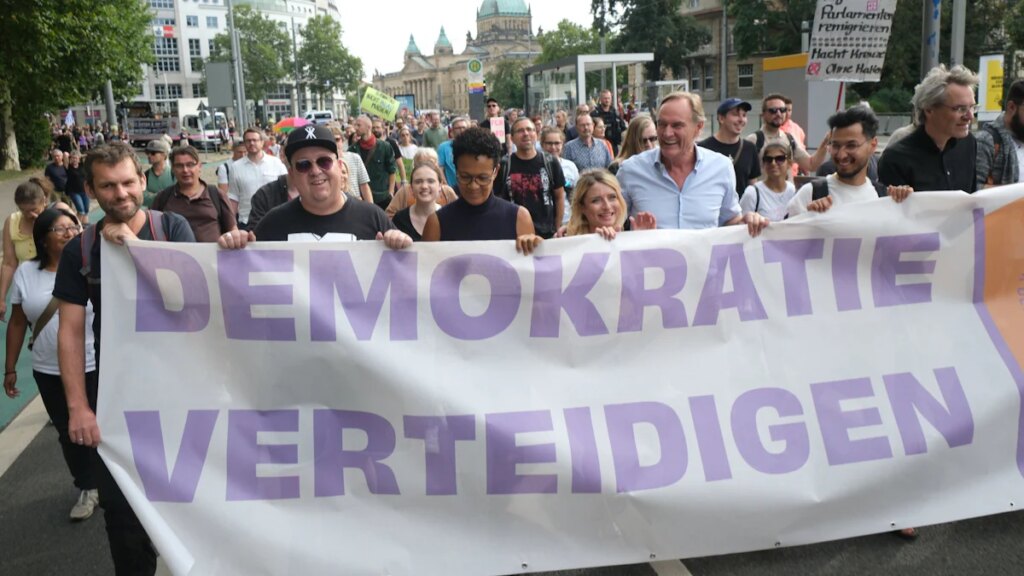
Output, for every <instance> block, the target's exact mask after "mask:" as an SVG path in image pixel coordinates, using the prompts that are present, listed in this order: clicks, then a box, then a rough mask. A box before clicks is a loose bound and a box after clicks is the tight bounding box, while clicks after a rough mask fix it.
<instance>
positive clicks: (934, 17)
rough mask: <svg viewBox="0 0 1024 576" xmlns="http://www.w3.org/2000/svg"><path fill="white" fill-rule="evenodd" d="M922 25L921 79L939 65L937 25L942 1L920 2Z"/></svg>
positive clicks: (940, 18)
mask: <svg viewBox="0 0 1024 576" xmlns="http://www.w3.org/2000/svg"><path fill="white" fill-rule="evenodd" d="M922 1H923V6H924V25H923V26H922V27H921V78H922V79H923V78H924V77H925V76H926V75H927V74H928V71H929V70H931V69H932V68H935V67H936V66H938V65H939V24H940V22H941V20H942V0H922Z"/></svg>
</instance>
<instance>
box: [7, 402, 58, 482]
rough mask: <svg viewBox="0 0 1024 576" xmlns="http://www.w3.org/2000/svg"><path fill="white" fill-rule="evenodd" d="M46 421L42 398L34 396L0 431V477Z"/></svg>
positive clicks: (47, 418) (47, 419)
mask: <svg viewBox="0 0 1024 576" xmlns="http://www.w3.org/2000/svg"><path fill="white" fill-rule="evenodd" d="M48 421H49V417H48V416H47V415H46V408H45V407H44V406H43V399H42V398H40V397H39V396H36V398H35V400H32V401H31V402H29V403H28V406H25V409H24V410H22V411H21V414H18V417H17V418H15V419H14V420H13V421H12V422H11V423H10V425H9V426H7V428H5V429H4V431H3V432H0V477H2V476H3V475H4V474H6V473H7V469H8V468H10V467H11V465H12V464H14V461H15V460H17V459H18V456H20V455H21V453H22V452H24V451H25V448H27V447H28V445H29V444H30V443H31V442H32V440H33V439H34V438H35V437H36V435H37V434H39V431H40V430H42V429H43V426H46V423H47V422H48Z"/></svg>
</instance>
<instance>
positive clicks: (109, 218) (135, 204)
mask: <svg viewBox="0 0 1024 576" xmlns="http://www.w3.org/2000/svg"><path fill="white" fill-rule="evenodd" d="M84 171H85V189H86V191H87V192H88V193H89V195H90V196H92V197H94V198H96V202H97V203H99V205H100V208H102V209H103V212H104V214H105V215H104V217H103V219H102V220H100V221H99V222H97V223H96V227H95V229H90V230H86V231H85V233H84V234H82V235H81V236H79V237H77V238H74V239H73V240H71V241H70V242H68V243H67V246H65V247H64V252H63V253H62V254H61V258H60V263H59V265H58V267H57V277H56V281H55V283H54V287H53V297H54V298H56V299H57V301H58V304H59V308H58V309H59V311H60V315H59V316H58V317H57V318H58V320H59V322H60V325H59V327H58V329H57V343H58V355H57V356H58V361H59V362H60V373H61V378H62V379H63V381H64V391H65V394H66V396H67V402H68V413H69V418H68V436H69V437H70V438H71V441H72V442H74V443H76V444H81V445H83V446H90V447H95V446H97V445H99V443H100V441H101V436H100V429H99V426H98V425H97V423H96V399H97V389H98V384H99V383H98V382H97V380H96V377H95V376H96V374H98V373H99V370H95V371H92V372H89V377H88V378H87V377H86V373H85V350H84V347H85V330H86V326H85V318H86V306H87V305H88V304H89V303H90V302H91V303H92V306H93V311H94V312H95V319H94V320H93V325H92V331H93V334H94V335H95V343H96V367H97V368H99V362H100V319H101V318H102V316H103V314H102V313H101V309H100V305H101V301H100V280H101V278H100V241H99V239H98V238H96V234H97V233H99V231H102V234H103V236H104V237H105V238H107V239H109V240H114V241H116V242H123V241H124V240H125V239H127V238H135V237H138V238H141V239H143V240H153V239H159V240H168V241H171V242H194V241H195V237H194V236H193V235H192V228H190V227H189V225H188V222H187V221H185V219H184V218H182V217H181V216H178V215H177V214H170V213H167V214H163V215H162V216H161V218H160V225H159V226H157V225H155V223H154V222H153V221H151V218H150V213H149V212H148V211H147V210H143V209H141V206H142V191H143V189H144V188H145V185H146V184H145V177H144V176H143V173H142V166H141V165H140V164H139V161H138V160H137V159H136V158H135V151H134V150H132V148H131V146H129V145H128V144H125V143H123V142H116V143H111V144H108V145H106V146H100V147H98V148H95V149H94V150H92V151H90V152H89V154H88V155H87V156H86V158H85V170H84ZM161 232H162V233H161ZM90 234H91V235H92V236H91V238H92V239H93V240H95V241H93V242H92V245H91V247H89V248H90V249H89V250H88V251H86V250H85V247H86V246H89V244H88V243H87V244H86V245H85V246H83V244H82V242H83V239H84V238H86V237H88V236H89V235H90ZM161 236H162V237H161ZM84 252H88V256H87V258H88V260H87V262H86V261H85V260H86V259H84V258H83V253H84ZM118 304H119V303H118ZM115 354H116V352H115ZM94 466H95V476H96V482H97V488H98V489H99V497H100V506H102V507H103V511H104V520H105V521H106V524H107V540H108V542H109V543H110V553H111V556H112V557H113V560H114V570H115V572H116V573H117V574H140V575H141V574H153V573H155V572H156V553H155V552H154V551H153V546H152V544H151V543H150V540H149V536H148V535H147V534H146V530H145V528H143V527H142V524H141V523H140V522H139V519H138V518H137V517H136V515H135V512H134V511H133V510H132V508H131V506H130V505H129V504H128V501H127V500H126V499H125V497H124V494H122V493H121V489H120V488H118V486H117V483H116V482H114V479H113V478H112V477H111V475H110V471H109V470H107V467H106V465H105V464H104V463H103V461H102V460H100V458H99V456H98V455H97V457H96V458H95V460H94Z"/></svg>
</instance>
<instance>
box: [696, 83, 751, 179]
mask: <svg viewBox="0 0 1024 576" xmlns="http://www.w3.org/2000/svg"><path fill="white" fill-rule="evenodd" d="M751 108H752V106H751V105H750V103H749V102H746V101H744V100H741V99H739V98H728V99H726V100H724V101H722V103H721V104H719V105H718V131H717V132H715V133H714V135H713V136H709V137H708V138H706V139H704V140H701V141H700V142H698V143H697V145H698V146H702V147H704V148H707V149H708V150H713V151H715V152H718V153H719V154H721V155H723V156H725V157H726V158H728V159H729V160H731V161H732V169H733V171H734V172H736V193H737V194H739V195H740V198H742V197H743V191H744V190H746V189H747V187H748V186H753V185H754V184H756V183H757V179H758V178H760V177H761V166H760V165H759V164H760V163H759V162H758V161H757V149H756V148H755V147H754V143H753V142H748V141H747V140H744V139H743V138H740V136H742V134H743V129H744V128H746V127H747V112H750V110H751Z"/></svg>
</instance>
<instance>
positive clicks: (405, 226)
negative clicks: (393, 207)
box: [391, 208, 423, 242]
mask: <svg viewBox="0 0 1024 576" xmlns="http://www.w3.org/2000/svg"><path fill="white" fill-rule="evenodd" d="M391 222H392V223H393V224H394V225H395V228H398V229H399V230H401V231H402V232H405V233H406V234H408V235H409V237H410V238H412V240H413V242H419V241H420V240H422V239H423V236H421V235H420V233H419V232H417V231H416V227H415V226H413V224H412V216H410V215H409V209H408V208H405V209H403V210H399V211H398V212H396V213H395V216H394V217H393V218H392V219H391Z"/></svg>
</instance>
